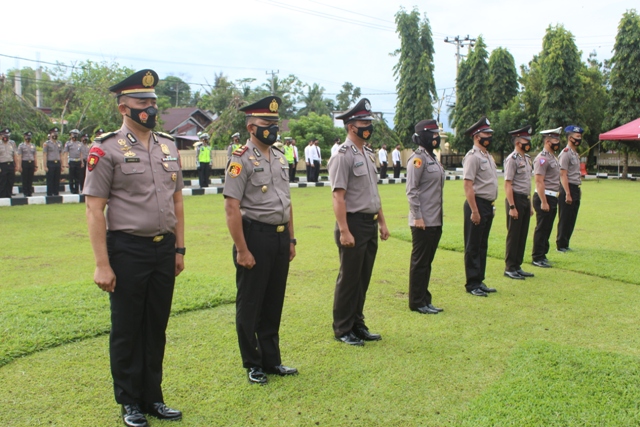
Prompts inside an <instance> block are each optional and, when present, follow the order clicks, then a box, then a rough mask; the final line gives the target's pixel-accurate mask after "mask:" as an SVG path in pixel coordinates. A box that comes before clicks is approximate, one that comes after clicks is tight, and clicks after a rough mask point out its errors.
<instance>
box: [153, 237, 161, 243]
mask: <svg viewBox="0 0 640 427" xmlns="http://www.w3.org/2000/svg"><path fill="white" fill-rule="evenodd" d="M162 239H164V236H162V235H161V236H155V237H154V238H153V243H158V242H162Z"/></svg>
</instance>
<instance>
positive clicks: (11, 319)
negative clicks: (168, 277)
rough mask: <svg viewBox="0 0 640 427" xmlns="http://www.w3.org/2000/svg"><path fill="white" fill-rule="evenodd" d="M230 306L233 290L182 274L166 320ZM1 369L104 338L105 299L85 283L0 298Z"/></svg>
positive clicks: (42, 287) (208, 278)
mask: <svg viewBox="0 0 640 427" xmlns="http://www.w3.org/2000/svg"><path fill="white" fill-rule="evenodd" d="M233 301H235V292H234V284H232V283H222V282H221V279H220V278H216V277H213V276H209V275H206V274H197V273H184V276H182V275H181V276H180V277H179V278H178V280H177V282H176V287H175V291H174V298H173V306H172V310H171V315H172V316H175V315H179V314H182V313H187V312H191V311H195V310H202V309H207V308H212V307H216V306H219V305H221V304H229V303H232V302H233ZM0 307H3V310H2V312H1V313H0V325H2V339H1V340H0V367H1V366H4V365H6V364H8V363H10V362H11V361H12V360H14V359H16V358H19V357H24V356H27V355H30V354H32V353H35V352H38V351H41V350H44V349H48V348H52V347H57V346H60V345H64V344H67V343H70V342H75V341H80V340H84V339H87V338H92V337H96V336H100V335H103V334H107V333H109V327H110V323H109V297H108V295H107V294H106V293H105V292H103V291H101V290H100V289H99V288H98V287H97V286H96V285H95V284H93V283H91V282H87V281H82V282H72V283H65V284H50V285H39V286H34V287H30V288H24V289H20V288H19V289H12V290H6V291H3V292H1V293H0Z"/></svg>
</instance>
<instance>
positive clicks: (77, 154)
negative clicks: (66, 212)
mask: <svg viewBox="0 0 640 427" xmlns="http://www.w3.org/2000/svg"><path fill="white" fill-rule="evenodd" d="M69 138H70V139H69V141H67V142H66V144H64V149H63V150H62V152H63V153H64V161H63V167H65V166H67V167H68V168H69V191H70V192H71V194H79V193H80V179H81V178H82V169H83V168H84V164H83V162H82V142H80V141H79V138H80V131H79V130H78V129H71V131H70V132H69Z"/></svg>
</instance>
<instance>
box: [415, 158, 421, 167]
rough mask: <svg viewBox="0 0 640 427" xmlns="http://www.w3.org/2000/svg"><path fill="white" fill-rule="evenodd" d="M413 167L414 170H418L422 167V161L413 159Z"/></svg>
mask: <svg viewBox="0 0 640 427" xmlns="http://www.w3.org/2000/svg"><path fill="white" fill-rule="evenodd" d="M413 166H414V167H415V168H416V169H420V168H421V167H422V159H413Z"/></svg>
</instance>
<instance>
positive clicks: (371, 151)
mask: <svg viewBox="0 0 640 427" xmlns="http://www.w3.org/2000/svg"><path fill="white" fill-rule="evenodd" d="M364 149H365V150H367V151H369V152H370V153H373V150H372V149H371V148H369V147H367V146H366V145H365V146H364Z"/></svg>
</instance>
